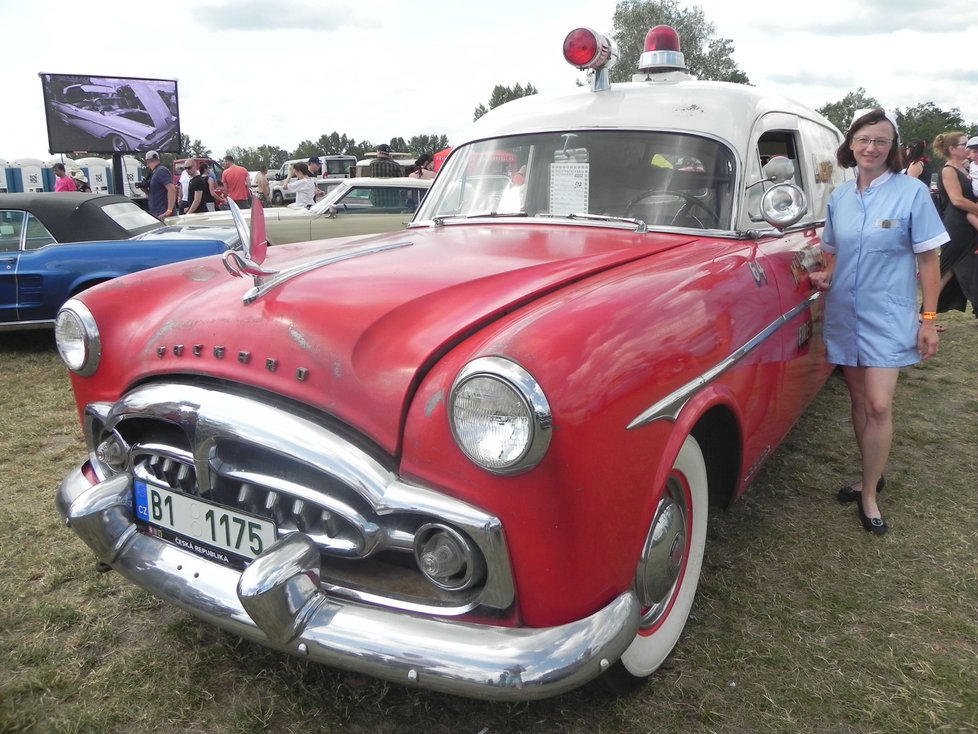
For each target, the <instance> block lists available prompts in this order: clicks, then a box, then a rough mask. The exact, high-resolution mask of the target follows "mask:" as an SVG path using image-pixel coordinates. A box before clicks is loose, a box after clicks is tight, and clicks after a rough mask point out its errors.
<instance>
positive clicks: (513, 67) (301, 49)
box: [0, 0, 978, 161]
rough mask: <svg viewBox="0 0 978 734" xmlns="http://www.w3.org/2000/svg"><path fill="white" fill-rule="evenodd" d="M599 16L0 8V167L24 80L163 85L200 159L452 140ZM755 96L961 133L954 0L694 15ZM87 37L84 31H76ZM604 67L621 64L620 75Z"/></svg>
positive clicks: (964, 63) (965, 73)
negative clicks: (944, 118)
mask: <svg viewBox="0 0 978 734" xmlns="http://www.w3.org/2000/svg"><path fill="white" fill-rule="evenodd" d="M615 5H616V3H615V2H614V1H613V0H562V1H561V2H554V1H553V0H529V1H528V0H494V1H493V2H486V3H481V2H480V3H465V2H459V1H458V0H453V1H452V2H448V1H447V0H413V2H404V0H358V1H357V2H350V0H305V1H304V0H235V2H225V1H224V0H192V1H188V0H136V2H131V1H130V0H125V1H123V0H99V2H89V3H78V2H74V0H63V1H62V0H32V1H26V2H25V0H0V28H2V29H3V34H2V41H0V49H2V51H3V59H4V73H3V82H4V87H5V92H6V94H5V96H4V105H3V108H4V122H3V127H2V134H0V158H5V159H7V160H10V161H12V160H15V159H17V158H22V157H37V158H42V159H46V158H48V157H49V154H48V152H47V132H46V123H45V118H44V112H43V107H42V97H41V83H40V79H39V78H38V74H39V73H40V72H46V73H56V74H76V73H77V74H92V75H109V76H131V77H147V78H162V79H176V80H178V84H179V94H180V112H181V122H182V132H183V133H184V134H186V135H189V136H190V137H191V138H192V139H200V140H201V141H202V142H203V143H204V144H205V145H206V146H207V147H208V148H210V149H211V151H212V153H214V154H215V155H222V154H223V153H224V152H225V151H226V150H227V148H228V147H231V146H243V147H252V146H258V145H274V146H278V147H281V148H286V149H291V148H294V147H296V146H297V145H298V144H299V143H300V142H301V141H303V140H306V139H312V140H315V139H316V138H318V137H319V136H320V135H321V134H323V133H330V132H332V131H334V130H335V131H337V132H339V133H346V134H347V135H348V136H351V137H353V138H355V139H357V140H363V139H367V140H371V141H373V142H374V143H378V142H382V141H386V140H389V139H390V138H391V137H394V136H400V137H403V138H405V139H408V138H410V137H411V136H412V135H417V134H446V135H448V137H449V139H450V140H452V139H453V138H455V137H457V136H458V135H459V133H460V132H461V131H463V130H464V129H465V128H466V127H467V126H468V124H469V123H470V122H471V120H472V112H473V110H474V109H475V107H476V106H478V105H479V104H480V103H484V102H486V101H487V100H488V98H489V95H490V93H491V91H492V88H493V86H495V85H496V84H505V85H508V86H512V85H514V84H516V83H517V82H519V83H521V84H524V85H525V84H526V83H527V82H529V83H532V84H533V85H534V86H536V87H537V88H538V89H539V90H540V91H541V92H544V93H546V92H561V91H565V90H569V89H572V88H573V87H574V83H575V80H577V79H580V78H582V75H581V74H580V73H579V72H577V71H576V70H575V69H573V68H572V67H570V66H568V65H567V64H566V63H565V62H564V61H563V59H562V57H561V43H562V41H563V38H564V36H565V35H566V34H567V32H568V31H569V30H571V29H573V28H575V27H577V26H582V25H585V26H590V27H592V28H595V29H596V30H599V31H604V32H610V31H611V18H612V14H613V12H614V8H615ZM689 5H690V6H692V5H699V6H700V7H701V8H703V10H704V12H705V13H706V17H707V19H708V20H710V21H711V22H713V23H714V25H715V26H716V33H717V35H718V36H720V37H724V38H730V39H731V40H732V41H733V44H734V48H735V52H734V59H735V60H736V61H737V63H738V64H739V66H740V68H741V69H742V70H743V71H744V72H745V73H746V74H747V75H748V76H749V77H750V80H751V82H752V83H753V84H755V85H756V86H758V87H761V88H765V89H770V90H772V91H776V92H779V93H782V94H786V95H787V96H790V97H793V98H795V99H797V100H798V101H800V102H803V103H805V104H807V105H809V106H811V107H820V106H822V105H824V104H825V103H827V102H836V101H838V100H840V99H842V97H844V96H845V95H846V94H847V93H848V92H850V91H852V90H854V89H856V88H857V87H860V86H861V87H864V88H865V89H866V91H867V92H868V93H869V94H871V95H873V96H875V97H876V98H877V99H879V100H880V101H881V102H882V103H883V104H884V105H887V106H889V107H900V108H904V109H906V108H908V107H911V106H913V105H915V104H918V103H920V102H927V101H932V102H934V103H935V104H937V105H938V106H939V107H941V108H944V109H950V108H952V107H958V108H959V109H960V110H961V113H962V115H963V116H964V118H965V120H966V121H968V122H978V57H976V56H975V52H974V49H975V39H976V38H978V4H976V3H974V2H972V0H931V1H930V2H929V3H925V2H922V1H921V0H857V1H856V2H851V1H849V2H843V0H821V1H820V2H817V3H816V2H808V3H786V2H784V0H740V2H731V0H701V1H700V2H691V3H689ZM81 29H89V30H81ZM620 63H623V64H628V65H630V66H631V65H633V64H634V61H633V60H631V59H623V60H622V61H621V62H620Z"/></svg>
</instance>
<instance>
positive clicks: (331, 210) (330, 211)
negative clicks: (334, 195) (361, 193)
mask: <svg viewBox="0 0 978 734" xmlns="http://www.w3.org/2000/svg"><path fill="white" fill-rule="evenodd" d="M338 211H339V208H338V207H337V206H336V204H330V205H329V206H328V207H326V216H327V217H329V218H330V219H336V212H338Z"/></svg>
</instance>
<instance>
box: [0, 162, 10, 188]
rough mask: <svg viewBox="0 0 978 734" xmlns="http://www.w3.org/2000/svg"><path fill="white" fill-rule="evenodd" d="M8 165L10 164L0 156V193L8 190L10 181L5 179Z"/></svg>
mask: <svg viewBox="0 0 978 734" xmlns="http://www.w3.org/2000/svg"><path fill="white" fill-rule="evenodd" d="M9 165H10V164H9V163H7V160H6V159H5V158H0V194H6V193H7V192H8V191H10V183H9V181H8V180H7V178H8V174H7V167H8V166H9Z"/></svg>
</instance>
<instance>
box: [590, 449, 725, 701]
mask: <svg viewBox="0 0 978 734" xmlns="http://www.w3.org/2000/svg"><path fill="white" fill-rule="evenodd" d="M708 498H709V492H708V482H707V476H706V463H705V462H704V460H703V452H702V450H701V449H700V446H699V444H698V443H697V442H696V439H695V438H693V437H692V436H687V437H686V440H685V441H684V442H683V446H682V448H681V449H680V451H679V455H678V456H677V457H676V461H675V463H674V464H673V467H672V470H671V471H670V472H669V476H668V478H667V479H666V486H665V487H664V488H663V490H662V497H661V499H660V501H659V504H658V506H657V508H656V513H655V517H654V518H653V519H652V523H651V526H650V529H649V534H648V536H647V538H646V542H645V545H644V547H643V549H642V555H641V558H640V559H639V562H638V569H637V571H636V575H635V589H636V593H637V594H638V596H639V600H640V601H641V602H642V612H643V615H642V623H641V627H640V629H639V632H638V634H637V635H636V636H635V639H634V640H633V641H632V644H631V645H629V647H628V649H626V650H625V653H624V654H623V655H622V656H621V660H620V661H619V662H618V664H617V665H615V666H614V667H613V668H612V669H611V670H609V671H608V672H609V674H610V675H609V677H610V678H611V679H612V680H611V681H609V682H611V683H613V684H616V687H621V686H622V685H625V686H628V685H637V684H641V683H642V682H643V681H644V680H645V679H646V678H647V677H648V676H650V675H652V673H654V672H655V671H656V670H657V669H658V668H659V666H660V665H662V663H663V662H664V661H665V659H666V658H667V657H668V656H669V653H671V652H672V649H673V648H674V647H675V646H676V643H677V642H678V640H679V636H680V634H682V631H683V628H684V627H685V626H686V620H687V619H688V618H689V612H690V609H691V608H692V606H693V599H694V597H695V596H696V587H697V585H698V584H699V579H700V569H701V568H702V566H703V551H704V548H705V547H706V520H707V505H708Z"/></svg>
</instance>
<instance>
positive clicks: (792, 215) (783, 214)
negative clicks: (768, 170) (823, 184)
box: [761, 183, 808, 231]
mask: <svg viewBox="0 0 978 734" xmlns="http://www.w3.org/2000/svg"><path fill="white" fill-rule="evenodd" d="M807 212H808V199H807V197H806V196H805V192H804V191H802V190H801V189H800V188H798V187H797V186H795V185H794V184H789V183H782V184H778V185H776V186H772V187H771V188H770V189H768V190H767V191H765V192H764V196H762V197H761V216H762V217H764V221H765V222H767V223H768V224H770V225H771V226H772V227H774V228H775V229H778V230H780V231H784V230H785V229H787V228H788V227H790V226H791V225H793V224H796V223H797V222H798V221H799V220H800V219H801V218H802V217H803V216H805V214H806V213H807Z"/></svg>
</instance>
